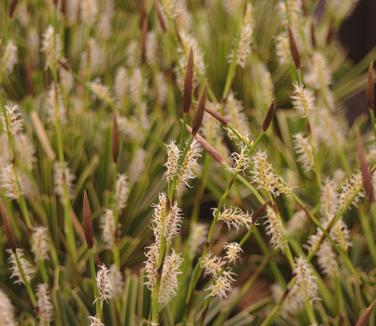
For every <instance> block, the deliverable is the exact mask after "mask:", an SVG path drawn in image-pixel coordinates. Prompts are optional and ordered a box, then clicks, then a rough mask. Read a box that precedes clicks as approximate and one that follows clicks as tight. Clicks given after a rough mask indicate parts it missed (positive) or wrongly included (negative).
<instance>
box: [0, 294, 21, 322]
mask: <svg viewBox="0 0 376 326" xmlns="http://www.w3.org/2000/svg"><path fill="white" fill-rule="evenodd" d="M0 319H1V322H2V323H3V325H6V326H17V325H18V323H17V322H16V319H15V318H14V307H13V305H12V303H11V301H10V300H9V298H8V296H7V295H6V294H5V292H3V290H0Z"/></svg>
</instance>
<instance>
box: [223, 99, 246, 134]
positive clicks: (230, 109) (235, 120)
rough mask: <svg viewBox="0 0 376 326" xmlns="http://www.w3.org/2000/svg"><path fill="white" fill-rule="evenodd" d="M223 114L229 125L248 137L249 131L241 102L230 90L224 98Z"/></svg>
mask: <svg viewBox="0 0 376 326" xmlns="http://www.w3.org/2000/svg"><path fill="white" fill-rule="evenodd" d="M225 116H226V119H227V120H228V121H229V123H231V127H233V128H234V129H236V130H237V131H239V133H241V134H242V135H244V137H248V135H249V134H250V132H249V124H248V119H247V116H246V115H245V113H244V108H243V105H242V103H241V102H240V101H238V100H237V99H236V98H235V96H234V94H233V93H232V92H230V94H229V96H228V97H227V100H226V105H225Z"/></svg>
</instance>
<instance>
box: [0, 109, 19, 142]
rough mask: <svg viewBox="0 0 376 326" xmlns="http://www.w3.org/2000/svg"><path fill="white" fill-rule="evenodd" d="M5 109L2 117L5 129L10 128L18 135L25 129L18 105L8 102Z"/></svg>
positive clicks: (12, 132)
mask: <svg viewBox="0 0 376 326" xmlns="http://www.w3.org/2000/svg"><path fill="white" fill-rule="evenodd" d="M4 109H5V110H4V112H3V114H2V117H1V120H2V123H3V129H4V130H8V131H9V132H10V133H11V134H12V135H13V136H16V135H17V134H19V133H20V132H21V131H22V130H23V121H22V117H21V114H20V113H19V109H18V106H17V105H16V104H12V103H7V104H5V106H4Z"/></svg>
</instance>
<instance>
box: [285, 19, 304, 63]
mask: <svg viewBox="0 0 376 326" xmlns="http://www.w3.org/2000/svg"><path fill="white" fill-rule="evenodd" d="M287 31H288V36H289V44H290V51H291V57H292V59H293V61H294V64H295V67H296V69H300V66H301V59H300V53H299V50H298V46H297V44H296V41H295V36H294V33H293V31H292V30H291V28H290V26H288V29H287Z"/></svg>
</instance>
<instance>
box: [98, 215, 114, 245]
mask: <svg viewBox="0 0 376 326" xmlns="http://www.w3.org/2000/svg"><path fill="white" fill-rule="evenodd" d="M101 228H102V239H103V241H104V243H105V246H106V248H107V249H112V248H113V246H114V244H115V239H116V230H117V227H116V224H115V219H114V214H113V212H112V210H111V209H106V210H105V213H104V214H103V217H102V223H101Z"/></svg>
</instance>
